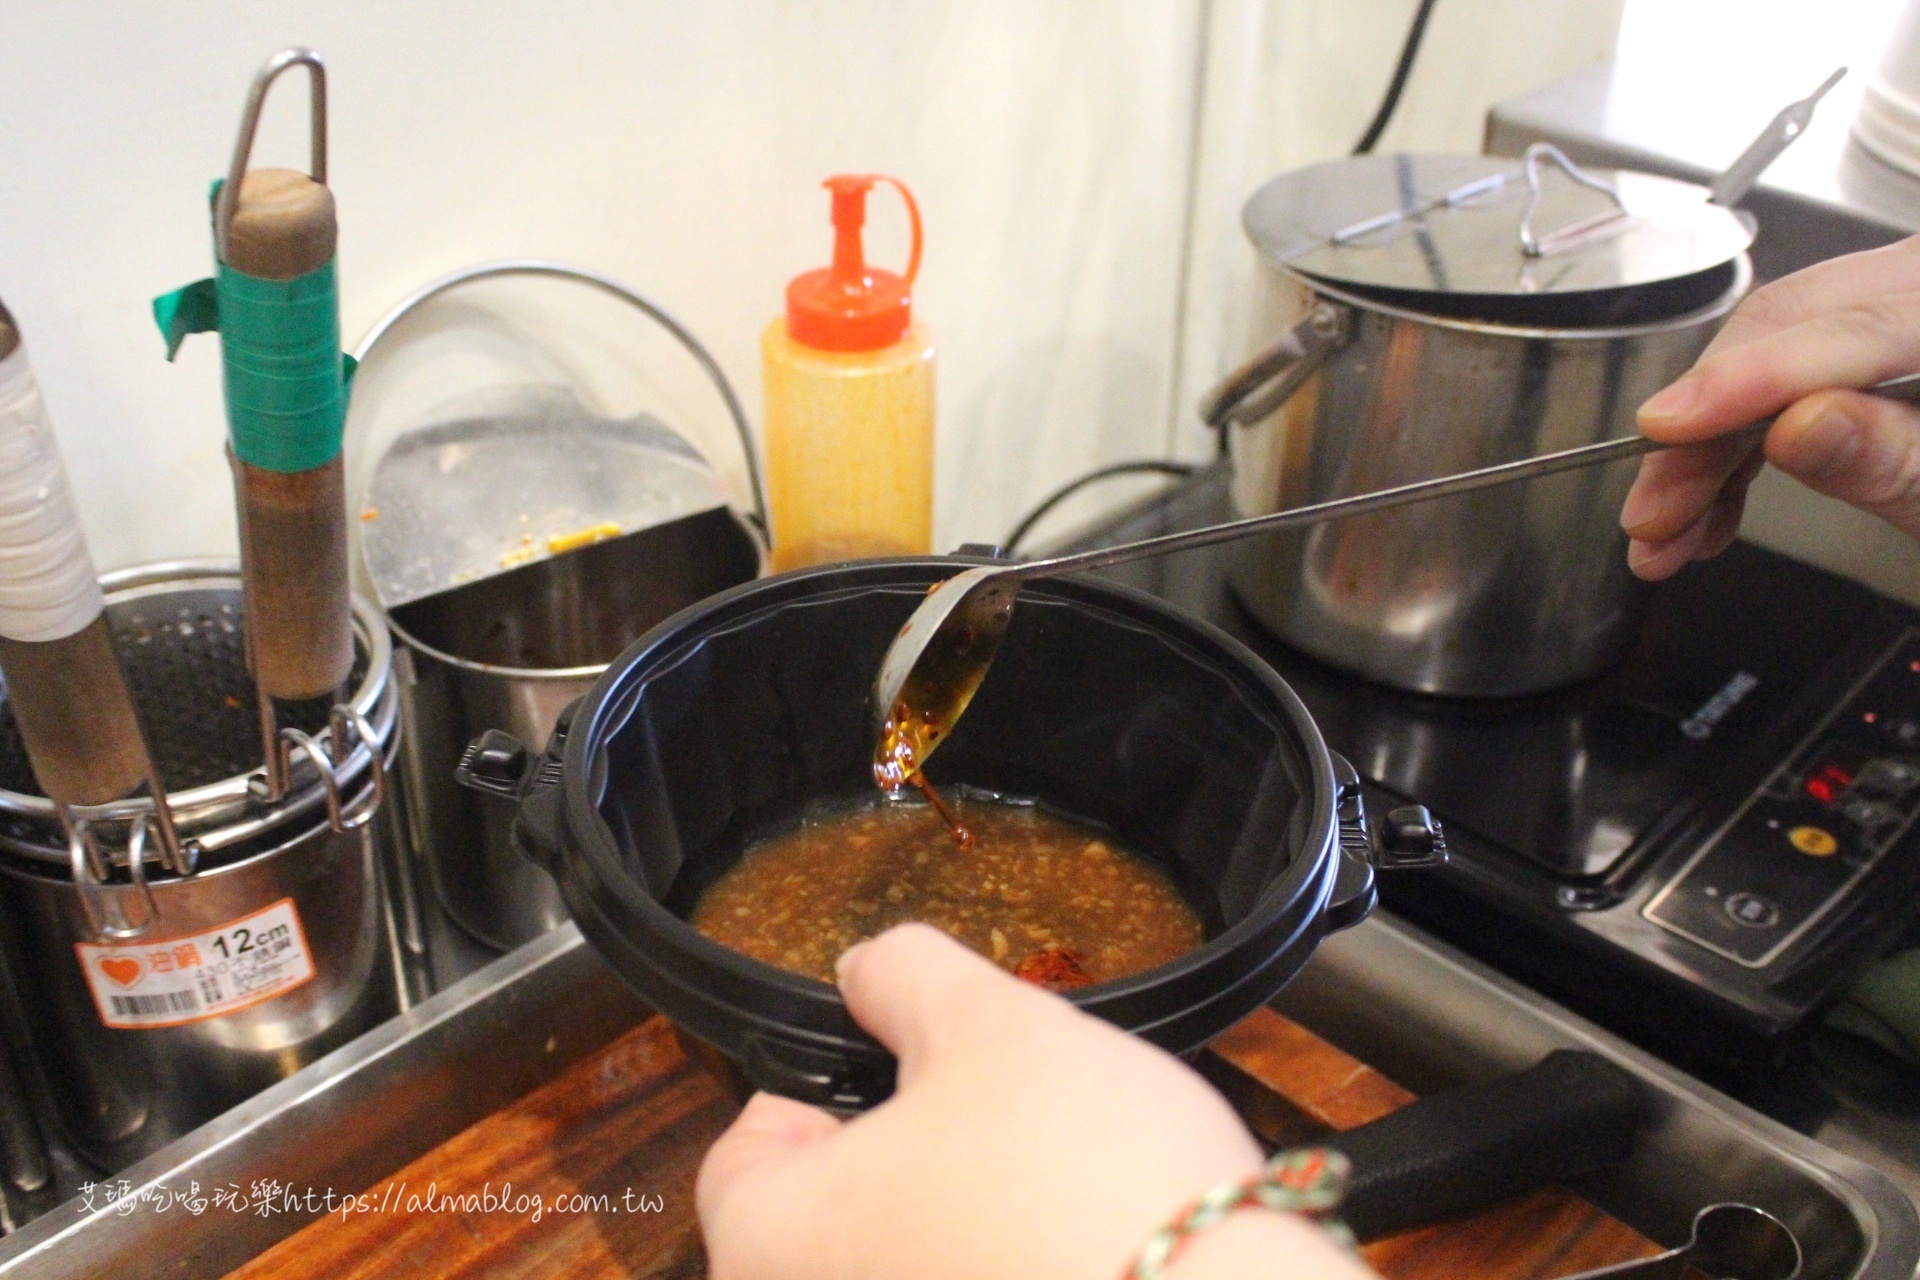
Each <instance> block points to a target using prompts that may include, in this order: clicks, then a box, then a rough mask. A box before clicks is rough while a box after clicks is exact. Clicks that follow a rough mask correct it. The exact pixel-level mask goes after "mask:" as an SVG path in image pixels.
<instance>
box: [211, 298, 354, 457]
mask: <svg viewBox="0 0 1920 1280" xmlns="http://www.w3.org/2000/svg"><path fill="white" fill-rule="evenodd" d="M214 290H215V292H216V293H217V294H218V297H219V310H220V349H221V356H222V361H221V363H222V365H223V368H224V372H225V377H224V381H225V384H226V392H227V425H228V426H229V428H231V430H232V432H233V452H234V456H235V457H237V458H239V459H240V460H241V461H242V462H245V463H248V464H250V465H252V466H256V467H263V468H265V469H266V470H268V471H309V470H311V469H313V468H314V467H318V466H321V465H323V464H325V463H328V462H331V461H333V460H334V459H335V458H336V457H338V456H339V454H340V441H341V437H342V434H343V433H344V430H345V427H346V420H347V387H346V370H345V367H344V365H343V363H342V360H341V355H340V296H339V292H338V290H337V289H336V287H335V284H334V270H333V263H331V262H328V263H326V264H325V265H324V266H321V267H317V268H315V269H314V270H312V271H309V272H308V273H307V274H306V275H303V276H296V277H295V278H293V279H292V280H261V279H259V278H257V277H255V276H250V275H247V274H246V273H244V272H241V271H235V270H234V269H233V268H232V267H229V266H228V265H226V264H225V263H224V262H223V263H221V264H220V266H219V274H217V275H216V276H215V277H214Z"/></svg>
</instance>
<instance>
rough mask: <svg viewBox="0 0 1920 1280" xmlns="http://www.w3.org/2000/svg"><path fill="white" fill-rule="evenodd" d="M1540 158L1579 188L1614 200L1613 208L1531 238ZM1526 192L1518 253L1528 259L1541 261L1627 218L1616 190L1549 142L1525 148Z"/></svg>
mask: <svg viewBox="0 0 1920 1280" xmlns="http://www.w3.org/2000/svg"><path fill="white" fill-rule="evenodd" d="M1543 158H1544V159H1547V160H1551V161H1553V162H1554V163H1555V164H1556V165H1559V166H1560V171H1561V172H1562V173H1564V174H1566V175H1567V176H1568V177H1569V178H1572V179H1573V180H1574V181H1575V182H1577V183H1579V184H1580V185H1581V186H1583V187H1586V188H1588V189H1589V190H1593V191H1598V192H1599V193H1600V194H1602V195H1604V196H1605V197H1606V198H1607V199H1609V200H1611V201H1613V208H1612V209H1610V210H1608V211H1607V212H1606V213H1596V214H1594V215H1593V216H1592V217H1591V218H1582V219H1581V220H1580V221H1578V222H1573V223H1569V224H1568V225H1566V226H1564V227H1561V228H1560V229H1559V230H1557V231H1551V232H1548V233H1547V234H1546V235H1545V236H1536V235H1534V232H1533V215H1534V213H1535V212H1536V211H1537V210H1538V209H1539V207H1540V161H1541V160H1542V159H1543ZM1527 192H1528V194H1527V211H1526V212H1525V213H1524V214H1522V215H1521V217H1520V252H1522V253H1524V254H1526V255H1527V256H1528V257H1529V258H1544V257H1546V256H1547V255H1548V254H1551V253H1558V252H1560V251H1561V250H1562V249H1570V248H1572V247H1573V246H1574V245H1576V244H1579V243H1581V242H1582V241H1584V240H1587V239H1589V238H1590V237H1592V236H1593V235H1594V233H1595V232H1598V231H1600V230H1602V229H1603V228H1605V227H1610V226H1612V225H1613V224H1614V223H1616V222H1621V221H1624V220H1625V219H1626V218H1627V216H1628V215H1627V206H1626V204H1625V203H1624V202H1622V200H1621V199H1620V193H1619V192H1618V191H1615V190H1614V189H1613V188H1612V187H1610V186H1608V185H1607V184H1606V183H1604V182H1602V181H1600V179H1598V178H1596V177H1594V176H1593V175H1592V174H1590V173H1587V172H1585V171H1584V170H1582V169H1581V168H1580V167H1579V166H1578V165H1576V164H1574V162H1573V161H1571V160H1569V159H1567V155H1566V153H1565V152H1564V151H1562V150H1560V148H1558V147H1556V146H1554V145H1553V144H1552V143H1551V142H1536V143H1534V144H1533V145H1532V146H1530V147H1528V148H1527Z"/></svg>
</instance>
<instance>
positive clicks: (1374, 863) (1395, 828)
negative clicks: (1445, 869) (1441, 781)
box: [1326, 752, 1447, 929]
mask: <svg viewBox="0 0 1920 1280" xmlns="http://www.w3.org/2000/svg"><path fill="white" fill-rule="evenodd" d="M1331 754H1332V755H1333V782H1334V810H1335V817H1336V819H1337V820H1338V826H1339V839H1340V870H1339V872H1338V874H1337V875H1336V876H1335V878H1334V882H1333V894H1332V896H1331V897H1329V898H1328V900H1327V907H1326V920H1327V927H1328V928H1329V929H1346V928H1350V927H1351V926H1353V925H1356V924H1359V923H1360V922H1361V921H1362V920H1364V919H1366V918H1367V916H1368V915H1370V914H1372V912H1373V908H1374V906H1375V905H1376V904H1377V903H1378V902H1379V901H1380V890H1379V886H1378V884H1377V883H1376V882H1375V873H1376V872H1379V871H1415V870H1420V869H1423V868H1429V867H1439V866H1444V865H1446V861H1447V841H1446V836H1445V834H1444V833H1443V832H1442V831H1441V829H1440V821H1439V819H1437V818H1435V817H1434V816H1433V815H1432V814H1431V813H1429V812H1428V811H1427V809H1426V807H1425V806H1424V805H1417V804H1409V805H1401V806H1400V807H1398V808H1395V809H1389V810H1388V811H1387V816H1386V818H1385V820H1384V821H1381V822H1372V821H1369V820H1368V817H1367V807H1366V798H1365V796H1364V795H1363V794H1362V792H1361V788H1360V771H1359V770H1357V769H1355V768H1354V767H1353V765H1352V764H1351V763H1350V762H1349V761H1348V760H1347V758H1346V757H1345V756H1343V755H1341V754H1339V753H1338V752H1333V753H1331Z"/></svg>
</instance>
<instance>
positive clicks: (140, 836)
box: [55, 804, 160, 941]
mask: <svg viewBox="0 0 1920 1280" xmlns="http://www.w3.org/2000/svg"><path fill="white" fill-rule="evenodd" d="M55 807H56V809H57V810H58V811H59V814H60V825H61V826H63V827H65V828H66V830H67V854H68V858H69V860H70V861H71V863H72V866H73V883H74V884H75V886H77V887H78V888H79V890H80V901H81V904H82V905H83V906H84V907H85V908H86V912H87V923H88V924H89V925H90V926H91V927H92V929H93V931H94V933H96V934H98V935H99V936H100V937H103V938H114V939H119V940H122V941H124V940H126V939H128V938H138V937H140V936H141V935H142V934H144V933H146V932H147V931H148V930H149V929H151V928H153V926H154V922H155V921H157V920H158V919H159V918H160V906H159V904H158V903H156V902H155V901H154V900H153V889H152V888H151V887H150V886H149V885H148V884H147V823H148V822H149V821H151V820H152V815H150V814H141V815H140V816H138V817H136V818H135V819H134V820H133V825H132V827H131V828H130V829H129V831H128V834H127V874H128V876H129V877H131V878H132V880H133V887H134V888H135V889H136V890H138V892H139V897H140V899H141V901H142V902H143V903H144V905H145V907H146V917H145V918H144V919H143V920H141V921H140V922H139V923H137V924H136V923H134V922H132V921H130V920H128V919H127V911H126V907H125V905H124V903H125V900H126V898H127V895H126V894H125V893H123V892H116V893H114V894H113V895H112V896H111V897H108V896H107V895H106V894H105V893H103V890H105V889H106V888H108V885H107V880H108V879H109V878H110V877H111V876H112V874H113V866H112V864H111V863H110V862H108V860H107V857H106V855H105V854H103V853H102V852H101V851H100V845H99V842H98V841H96V840H95V839H94V835H93V823H92V821H91V820H90V819H88V818H86V817H83V816H81V815H80V814H77V813H75V812H73V809H72V807H71V806H68V805H64V804H63V805H56V806H55ZM109 908H111V910H109Z"/></svg>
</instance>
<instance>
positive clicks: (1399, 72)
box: [1353, 0, 1433, 156]
mask: <svg viewBox="0 0 1920 1280" xmlns="http://www.w3.org/2000/svg"><path fill="white" fill-rule="evenodd" d="M1432 13H1433V0H1420V7H1419V8H1418V9H1415V10H1414V11H1413V25H1412V26H1410V27H1408V28H1407V42H1406V43H1405V44H1403V45H1401V46H1400V62H1399V64H1398V65H1397V66H1395V67H1394V69H1393V79H1392V80H1390V81H1388V82H1387V96H1386V97H1384V98H1382V99H1380V109H1379V110H1378V111H1376V112H1374V113H1373V123H1372V124H1370V125H1368V126H1367V131H1366V132H1365V133H1363V134H1361V135H1360V141H1359V142H1358V143H1357V144H1356V145H1355V146H1354V148H1353V154H1355V155H1357V156H1364V155H1366V154H1367V153H1368V152H1370V151H1372V150H1373V144H1374V143H1376V142H1378V141H1380V135H1381V134H1383V133H1385V132H1386V131H1387V124H1388V122H1389V121H1391V120H1392V119H1393V110H1394V108H1395V107H1397V106H1399V105H1400V94H1401V91H1402V90H1404V89H1405V88H1406V87H1407V76H1408V75H1409V74H1410V73H1411V72H1412V71H1413V59H1414V57H1415V56H1416V55H1417V54H1418V53H1419V52H1420V41H1421V40H1422V39H1423V38H1424V37H1425V36H1426V34H1427V18H1428V17H1429V16H1430V15H1431V14H1432Z"/></svg>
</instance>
